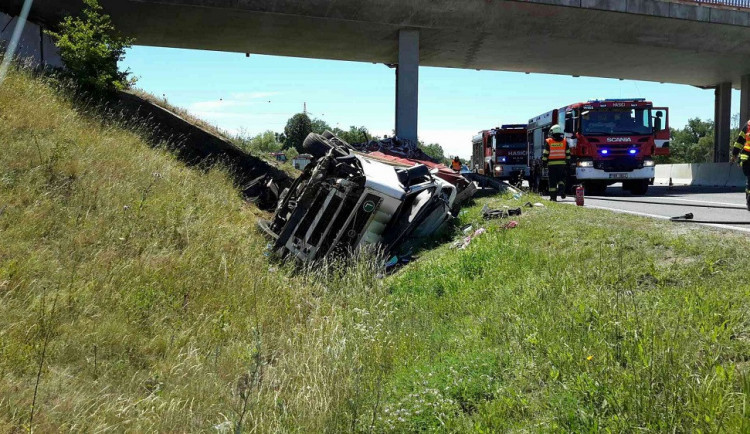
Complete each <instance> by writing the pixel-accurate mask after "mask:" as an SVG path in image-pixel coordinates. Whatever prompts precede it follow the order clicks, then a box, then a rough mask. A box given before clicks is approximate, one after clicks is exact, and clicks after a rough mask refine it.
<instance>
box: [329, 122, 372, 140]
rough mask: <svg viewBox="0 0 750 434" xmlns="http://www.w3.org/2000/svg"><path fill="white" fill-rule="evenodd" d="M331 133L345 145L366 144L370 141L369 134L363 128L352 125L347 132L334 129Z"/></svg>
mask: <svg viewBox="0 0 750 434" xmlns="http://www.w3.org/2000/svg"><path fill="white" fill-rule="evenodd" d="M332 133H333V134H335V135H336V136H337V137H338V138H340V139H342V140H344V141H345V142H347V143H366V142H368V141H370V132H369V131H368V130H367V128H365V127H355V126H354V125H352V126H350V127H349V131H344V130H342V129H340V128H334V129H333V131H332Z"/></svg>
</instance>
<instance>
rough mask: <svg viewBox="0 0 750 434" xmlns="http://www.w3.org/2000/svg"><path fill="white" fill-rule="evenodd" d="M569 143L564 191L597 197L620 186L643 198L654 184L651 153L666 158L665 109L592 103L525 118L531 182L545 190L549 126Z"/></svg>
mask: <svg viewBox="0 0 750 434" xmlns="http://www.w3.org/2000/svg"><path fill="white" fill-rule="evenodd" d="M555 124H558V125H560V126H561V127H562V128H563V129H564V131H565V136H566V137H567V139H568V144H569V146H570V152H571V157H572V158H571V160H572V161H571V166H570V167H569V168H568V182H567V183H566V185H567V187H568V188H570V189H572V187H573V186H574V184H578V183H581V184H583V185H584V188H585V190H586V193H587V194H593V195H601V194H603V193H604V191H605V190H606V188H607V186H608V185H611V184H614V183H617V182H622V186H623V188H624V189H626V190H629V191H630V192H631V193H632V194H637V195H643V194H646V192H647V191H648V187H649V185H651V184H653V180H654V160H653V156H655V155H669V110H668V109H667V108H665V107H654V106H653V104H652V103H651V102H649V101H646V100H645V99H643V98H630V99H605V100H592V101H588V102H583V103H576V104H571V105H569V106H566V107H563V108H560V109H555V110H552V111H549V112H547V113H544V114H541V115H539V116H536V117H534V118H532V119H530V120H529V125H528V140H527V141H528V159H529V162H528V164H529V172H530V173H529V184H530V185H531V187H532V188H534V189H535V190H537V191H545V190H546V189H547V171H546V169H545V168H543V167H542V163H541V158H542V150H543V149H544V140H545V139H546V138H547V133H548V132H549V129H550V127H551V126H552V125H555Z"/></svg>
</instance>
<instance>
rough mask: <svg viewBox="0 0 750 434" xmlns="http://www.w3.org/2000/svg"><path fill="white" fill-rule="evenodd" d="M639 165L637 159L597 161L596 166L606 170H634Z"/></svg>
mask: <svg viewBox="0 0 750 434" xmlns="http://www.w3.org/2000/svg"><path fill="white" fill-rule="evenodd" d="M638 167H639V162H638V161H637V160H629V159H628V160H625V159H620V160H612V161H596V162H595V163H594V168H596V169H600V170H604V171H605V172H632V171H633V170H635V169H637V168H638Z"/></svg>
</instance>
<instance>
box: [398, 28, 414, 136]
mask: <svg viewBox="0 0 750 434" xmlns="http://www.w3.org/2000/svg"><path fill="white" fill-rule="evenodd" d="M418 109H419V31H418V30H400V31H399V32H398V66H396V135H397V136H398V137H400V138H402V139H408V140H413V141H415V142H416V141H417V119H418V113H419V110H418Z"/></svg>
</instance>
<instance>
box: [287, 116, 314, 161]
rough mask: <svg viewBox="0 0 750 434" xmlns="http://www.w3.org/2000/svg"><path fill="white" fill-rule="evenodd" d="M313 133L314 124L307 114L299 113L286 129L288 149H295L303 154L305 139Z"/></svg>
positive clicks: (291, 119)
mask: <svg viewBox="0 0 750 434" xmlns="http://www.w3.org/2000/svg"><path fill="white" fill-rule="evenodd" d="M311 132H312V122H311V121H310V118H309V117H308V116H307V115H306V114H305V113H297V114H296V115H294V116H292V117H291V118H290V119H289V121H287V123H286V127H284V136H285V139H286V140H285V142H284V146H285V147H286V148H294V149H296V150H297V152H298V153H303V152H304V150H303V149H302V143H303V142H304V141H305V137H307V135H308V134H310V133H311Z"/></svg>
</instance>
